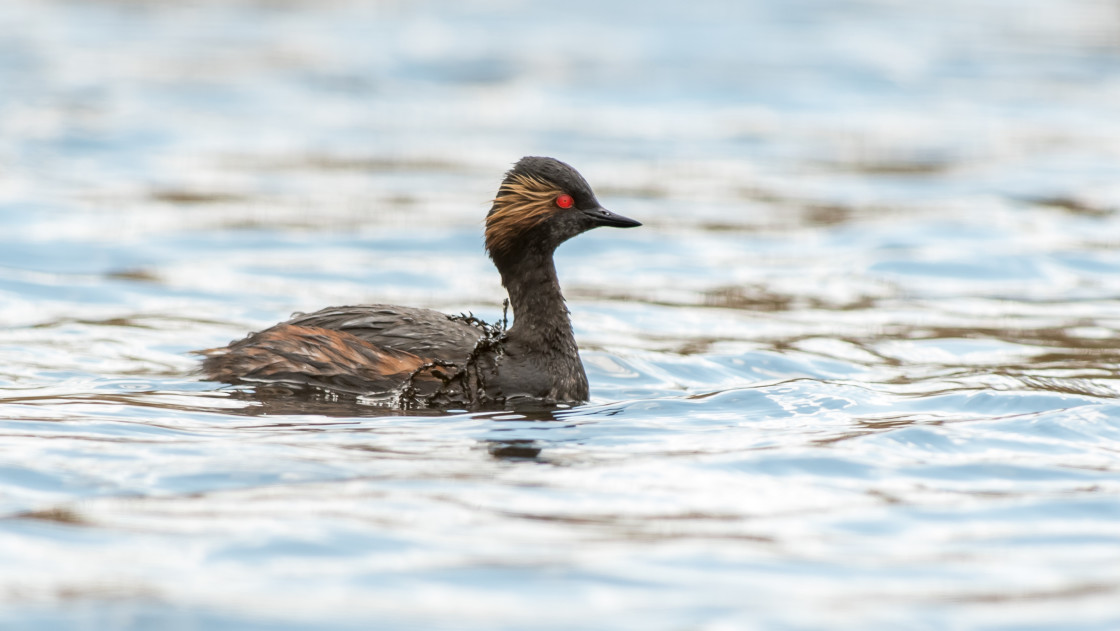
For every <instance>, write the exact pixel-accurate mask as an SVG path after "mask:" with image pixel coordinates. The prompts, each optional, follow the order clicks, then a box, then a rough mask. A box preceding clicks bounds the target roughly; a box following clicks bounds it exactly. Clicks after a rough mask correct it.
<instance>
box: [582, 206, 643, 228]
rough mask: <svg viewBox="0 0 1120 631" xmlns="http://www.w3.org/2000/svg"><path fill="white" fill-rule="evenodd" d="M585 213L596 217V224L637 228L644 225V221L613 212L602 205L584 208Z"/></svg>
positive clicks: (593, 217)
mask: <svg viewBox="0 0 1120 631" xmlns="http://www.w3.org/2000/svg"><path fill="white" fill-rule="evenodd" d="M583 214H585V215H587V216H588V217H591V218H592V219H594V220H595V225H596V226H610V227H612V228H636V227H638V226H640V225H642V222H640V221H634V220H633V219H631V218H629V217H623V216H622V215H616V214H615V213H612V212H611V211H609V210H607V209H606V208H603V207H602V206H596V207H595V208H587V209H583Z"/></svg>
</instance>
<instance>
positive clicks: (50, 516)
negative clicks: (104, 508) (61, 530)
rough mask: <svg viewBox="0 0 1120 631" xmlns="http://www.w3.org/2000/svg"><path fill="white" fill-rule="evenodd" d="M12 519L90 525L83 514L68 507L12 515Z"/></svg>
mask: <svg viewBox="0 0 1120 631" xmlns="http://www.w3.org/2000/svg"><path fill="white" fill-rule="evenodd" d="M10 519H30V520H37V521H47V522H53V523H58V524H67V525H70V526H85V525H89V523H90V522H89V521H88V520H87V519H86V518H85V517H83V516H82V515H81V513H79V512H78V511H76V510H74V509H73V508H70V507H68V506H55V507H53V508H44V509H40V510H34V511H27V512H23V513H16V514H14V515H12V516H11V517H10Z"/></svg>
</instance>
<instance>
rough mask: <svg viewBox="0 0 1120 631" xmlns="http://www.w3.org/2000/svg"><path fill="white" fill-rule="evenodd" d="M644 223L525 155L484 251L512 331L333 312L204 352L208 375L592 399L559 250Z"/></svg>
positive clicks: (305, 384)
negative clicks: (607, 230) (560, 275)
mask: <svg viewBox="0 0 1120 631" xmlns="http://www.w3.org/2000/svg"><path fill="white" fill-rule="evenodd" d="M640 225H641V224H640V223H639V222H637V221H634V220H633V219H629V218H627V217H623V216H620V215H616V214H614V213H612V212H610V211H608V210H606V209H605V208H603V207H602V206H600V205H599V201H598V200H596V199H595V194H594V193H593V192H592V191H591V187H590V186H588V184H587V181H586V180H584V179H583V176H581V175H580V174H579V173H578V172H577V171H576V170H575V169H573V168H572V167H570V166H568V165H567V164H565V163H563V162H560V161H559V160H555V159H553V158H539V157H526V158H522V159H521V160H519V161H518V162H517V164H516V165H514V167H513V168H512V169H510V171H509V172H508V173H506V176H505V179H503V180H502V184H501V187H499V189H498V195H497V197H496V198H495V199H494V203H493V206H492V207H491V208H490V212H489V213H488V214H487V215H486V250H487V251H488V252H489V254H490V258H491V260H493V261H494V265H495V267H497V268H498V272H499V273H501V276H502V285H504V286H505V288H506V291H507V292H508V293H509V299H510V303H511V304H512V306H513V326H512V327H510V328H509V329H508V330H504V328H500V327H497V326H493V325H486V324H485V323H483V322H480V321H479V320H476V319H475V318H472V317H465V316H449V315H446V314H443V313H440V312H438V311H433V310H431V309H419V308H415V307H399V306H396V305H360V306H353V307H331V308H327V309H323V310H322V311H317V312H315V313H312V314H308V315H297V316H296V317H294V318H292V319H291V320H288V321H287V322H284V323H281V324H277V325H276V326H273V327H272V328H269V329H265V330H264V331H260V332H258V333H253V334H251V335H249V336H248V337H246V338H245V339H243V340H240V341H237V342H233V343H231V344H230V345H229V346H227V347H224V348H218V349H212V350H208V351H202V353H203V354H204V355H206V359H205V360H204V361H203V364H202V370H203V373H204V374H205V375H206V377H207V378H208V379H213V380H216V381H225V382H228V383H256V384H275V385H279V386H282V387H291V388H297V389H303V388H311V389H314V390H326V391H329V392H334V393H342V394H349V395H364V396H373V397H384V396H386V395H394V396H397V397H398V399H397V401H398V403H400V404H401V405H404V406H406V407H412V406H415V405H426V406H436V407H458V406H467V407H472V408H478V407H491V406H502V405H507V404H516V403H517V402H520V401H531V402H539V403H545V404H557V403H561V404H576V403H583V402H586V401H587V397H588V389H587V374H586V373H585V372H584V370H583V363H582V362H581V361H580V359H579V349H578V348H577V347H576V341H575V337H574V335H573V334H572V323H571V320H570V318H569V317H568V310H567V308H566V307H565V305H564V296H563V295H562V294H561V293H560V284H559V282H558V281H557V279H556V267H555V265H554V264H553V260H552V255H553V252H554V251H555V250H556V248H557V246H559V245H560V244H561V243H563V242H565V241H567V240H568V239H570V238H572V237H574V236H576V235H578V234H580V233H582V232H586V231H588V230H590V229H592V228H597V227H599V226H614V227H617V228H630V227H634V226H640Z"/></svg>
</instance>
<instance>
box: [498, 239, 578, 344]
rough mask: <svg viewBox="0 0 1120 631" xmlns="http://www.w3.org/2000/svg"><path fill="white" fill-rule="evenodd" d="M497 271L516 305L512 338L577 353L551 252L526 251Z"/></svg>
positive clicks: (513, 303) (514, 305) (511, 329)
mask: <svg viewBox="0 0 1120 631" xmlns="http://www.w3.org/2000/svg"><path fill="white" fill-rule="evenodd" d="M498 271H499V272H500V273H501V275H502V285H503V286H505V288H506V291H507V292H509V300H510V304H511V305H512V307H513V326H512V327H510V330H509V334H508V335H509V338H510V339H511V340H516V341H517V342H519V343H520V344H522V345H524V346H525V347H527V348H530V349H533V350H537V351H541V352H555V351H557V350H559V351H560V352H562V353H564V354H576V353H578V351H577V350H576V344H575V336H574V335H573V334H572V321H571V318H570V317H569V316H568V308H567V307H566V306H565V305H564V295H563V294H562V293H560V281H559V280H558V279H557V278H556V265H555V264H554V263H553V261H552V252H551V251H549V252H539V251H529V252H525V253H523V255H522V256H520V257H518V258H517V259H516V260H510V261H502V263H501V264H499V265H498Z"/></svg>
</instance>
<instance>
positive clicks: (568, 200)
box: [556, 193, 576, 208]
mask: <svg viewBox="0 0 1120 631" xmlns="http://www.w3.org/2000/svg"><path fill="white" fill-rule="evenodd" d="M575 203H576V200H574V199H572V196H571V195H568V194H567V193H564V194H563V195H558V196H557V197H556V205H557V206H559V207H561V208H571V207H572V206H574V205H575Z"/></svg>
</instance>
